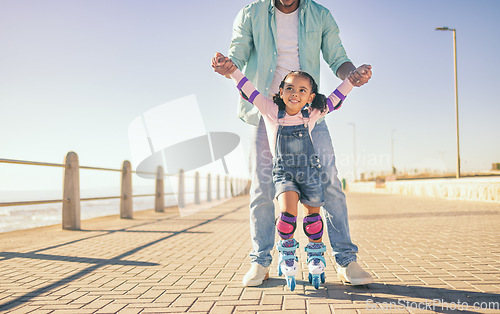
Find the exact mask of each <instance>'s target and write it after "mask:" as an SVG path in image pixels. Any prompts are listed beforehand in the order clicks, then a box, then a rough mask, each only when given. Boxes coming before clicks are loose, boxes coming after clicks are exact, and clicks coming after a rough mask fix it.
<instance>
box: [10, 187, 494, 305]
mask: <svg viewBox="0 0 500 314" xmlns="http://www.w3.org/2000/svg"><path fill="white" fill-rule="evenodd" d="M347 197H348V203H349V213H350V226H351V235H352V238H353V240H354V242H355V243H356V244H358V245H359V247H360V252H359V256H358V261H359V263H360V264H361V265H362V266H363V267H364V268H365V269H367V270H368V271H369V272H371V273H372V275H373V276H374V278H375V283H373V284H370V285H368V286H361V287H353V286H349V285H343V284H341V283H340V282H339V281H338V280H337V276H336V272H335V270H334V268H333V257H331V256H330V255H329V256H328V257H327V263H328V265H327V271H326V275H327V282H326V283H325V284H324V285H323V286H322V287H321V288H320V289H319V290H315V289H314V288H313V287H312V286H311V285H310V284H309V283H308V282H307V267H306V265H305V259H306V258H305V253H304V252H303V249H301V251H300V256H299V259H300V265H301V270H300V273H299V275H298V276H297V287H296V290H295V291H293V292H291V291H289V290H288V289H287V288H286V287H285V286H284V284H285V283H284V279H283V278H280V277H277V274H276V260H277V259H276V258H275V259H274V261H273V264H272V265H271V278H270V279H269V280H267V281H266V282H265V283H264V284H263V285H261V286H260V287H249V288H243V287H242V286H241V279H242V277H243V275H244V274H245V272H246V271H247V270H248V267H249V260H248V253H249V250H250V235H249V227H248V196H242V197H238V198H234V199H232V200H230V201H228V202H226V203H224V204H222V205H219V206H217V207H215V208H212V209H209V210H206V211H203V212H201V213H198V214H195V215H192V216H187V217H180V216H179V215H178V214H177V213H176V209H170V210H169V211H167V212H166V213H161V214H160V213H154V212H153V211H143V212H136V213H134V215H135V217H134V219H133V220H120V219H118V218H117V217H103V218H97V219H92V220H87V221H83V222H82V231H63V230H61V229H60V226H50V227H44V228H37V229H31V230H26V231H15V232H9V233H3V234H0V312H8V313H174V312H193V313H240V312H245V313H275V312H286V313H368V312H371V313H373V312H377V313H386V312H391V313H414V312H418V313H420V312H438V313H445V312H450V311H451V310H453V309H455V310H457V311H461V312H466V313H484V312H491V313H499V312H500V308H499V306H500V305H499V302H500V246H499V244H500V228H499V227H498V226H500V208H499V206H498V204H491V203H482V202H464V201H449V200H440V199H430V198H422V197H410V196H399V195H381V194H360V193H348V194H347ZM301 229H302V228H301V226H298V229H297V230H298V232H297V235H298V240H299V242H301V243H303V245H302V247H304V244H305V243H306V242H307V240H306V238H305V236H304V235H303V233H302V231H301ZM329 252H330V253H331V250H330V249H329ZM276 254H277V253H276V252H274V256H275V257H276ZM436 300H439V301H436ZM474 306H475V307H474ZM481 307H482V308H481ZM374 309H377V310H378V311H374ZM488 309H489V310H488Z"/></svg>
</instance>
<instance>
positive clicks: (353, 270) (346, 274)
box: [336, 262, 373, 286]
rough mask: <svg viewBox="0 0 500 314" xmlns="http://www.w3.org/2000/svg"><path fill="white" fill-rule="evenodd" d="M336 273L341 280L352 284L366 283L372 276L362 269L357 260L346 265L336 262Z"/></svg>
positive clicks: (370, 280)
mask: <svg viewBox="0 0 500 314" xmlns="http://www.w3.org/2000/svg"><path fill="white" fill-rule="evenodd" d="M336 268H337V275H338V277H339V279H340V281H342V282H344V283H345V282H348V283H350V284H351V285H353V286H360V285H367V284H369V283H372V282H373V277H372V275H370V274H369V273H367V272H366V271H364V270H363V268H361V266H359V264H358V263H357V262H350V263H349V265H347V267H342V266H340V265H338V264H337V267H336Z"/></svg>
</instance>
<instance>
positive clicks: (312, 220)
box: [303, 214, 323, 240]
mask: <svg viewBox="0 0 500 314" xmlns="http://www.w3.org/2000/svg"><path fill="white" fill-rule="evenodd" d="M303 227H304V233H305V234H306V235H307V237H308V238H309V239H311V240H318V239H320V238H321V237H322V236H323V220H322V219H321V216H320V215H319V214H311V215H308V216H305V217H304V222H303Z"/></svg>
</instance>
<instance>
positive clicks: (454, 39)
mask: <svg viewBox="0 0 500 314" xmlns="http://www.w3.org/2000/svg"><path fill="white" fill-rule="evenodd" d="M436 30H437V31H452V32H453V63H454V66H455V119H456V126H457V179H459V178H460V141H459V132H458V78H457V32H456V29H454V28H448V27H438V28H436Z"/></svg>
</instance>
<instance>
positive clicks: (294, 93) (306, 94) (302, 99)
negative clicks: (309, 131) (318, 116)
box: [280, 74, 316, 116]
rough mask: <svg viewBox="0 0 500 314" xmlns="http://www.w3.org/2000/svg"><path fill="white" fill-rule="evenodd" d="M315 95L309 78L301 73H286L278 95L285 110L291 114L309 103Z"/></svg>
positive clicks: (294, 113)
mask: <svg viewBox="0 0 500 314" xmlns="http://www.w3.org/2000/svg"><path fill="white" fill-rule="evenodd" d="M315 96H316V94H314V93H312V86H311V83H310V81H309V79H308V78H305V77H303V76H301V75H296V74H295V75H294V74H292V75H288V77H287V78H286V79H285V84H284V85H283V88H280V97H281V99H283V102H284V103H285V105H286V108H285V111H286V113H288V114H289V115H291V116H293V115H296V114H297V113H299V112H300V110H301V109H302V108H303V107H304V106H305V105H307V104H310V103H311V102H312V101H313V99H314V97H315Z"/></svg>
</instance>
